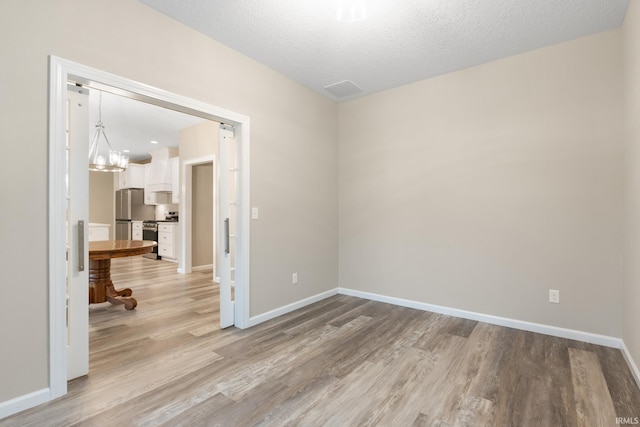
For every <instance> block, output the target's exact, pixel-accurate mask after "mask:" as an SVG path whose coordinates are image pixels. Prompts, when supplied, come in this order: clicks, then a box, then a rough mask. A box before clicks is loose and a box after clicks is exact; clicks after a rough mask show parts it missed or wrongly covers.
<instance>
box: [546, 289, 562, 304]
mask: <svg viewBox="0 0 640 427" xmlns="http://www.w3.org/2000/svg"><path fill="white" fill-rule="evenodd" d="M549 302H552V303H555V304H560V291H559V290H557V289H549Z"/></svg>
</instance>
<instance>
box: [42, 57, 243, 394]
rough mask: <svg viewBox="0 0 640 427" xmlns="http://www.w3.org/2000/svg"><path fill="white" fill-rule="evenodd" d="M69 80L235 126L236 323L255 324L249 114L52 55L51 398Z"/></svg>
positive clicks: (59, 322)
mask: <svg viewBox="0 0 640 427" xmlns="http://www.w3.org/2000/svg"><path fill="white" fill-rule="evenodd" d="M69 80H71V81H76V82H78V83H82V84H86V85H89V86H90V87H94V88H96V89H100V90H104V91H108V92H111V93H115V94H118V95H124V96H127V97H130V98H133V99H136V100H139V101H143V102H148V103H151V104H155V105H159V106H162V107H167V108H171V109H173V110H177V111H181V112H183V113H187V114H192V115H194V116H198V117H202V118H205V119H209V120H214V121H217V122H221V123H226V124H229V125H232V126H234V127H235V130H236V137H237V138H238V147H239V149H238V151H239V152H238V163H239V167H240V169H241V173H240V176H239V183H238V216H239V221H238V224H237V226H238V230H237V234H238V257H237V259H236V289H235V292H236V293H235V300H236V304H235V314H234V323H235V326H236V327H239V328H245V327H248V326H250V323H249V284H250V272H249V265H250V264H249V255H250V251H249V221H250V212H249V211H250V208H249V177H250V175H249V154H250V150H249V147H250V144H249V140H250V120H249V117H247V116H244V115H241V114H238V113H235V112H232V111H228V110H225V109H222V108H218V107H215V106H213V105H210V104H207V103H204V102H201V101H198V100H195V99H192V98H187V97H184V96H181V95H177V94H174V93H171V92H167V91H165V90H162V89H158V88H155V87H152V86H148V85H146V84H144V83H140V82H136V81H133V80H130V79H127V78H124V77H120V76H117V75H114V74H111V73H107V72H105V71H101V70H97V69H95V68H91V67H87V66H85V65H82V64H78V63H76V62H72V61H69V60H66V59H63V58H59V57H56V56H53V55H52V56H50V57H49V204H48V205H49V206H48V207H49V236H48V237H49V247H48V252H49V257H48V258H49V265H48V267H49V396H48V397H49V400H52V399H55V398H57V397H59V396H62V395H64V394H66V392H67V355H66V301H65V299H66V289H65V288H66V286H65V281H66V268H65V262H66V261H65V221H66V219H65V162H66V160H65V130H66V115H67V112H66V108H65V106H66V92H67V81H69ZM87 143H88V141H87Z"/></svg>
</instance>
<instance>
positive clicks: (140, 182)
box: [118, 163, 145, 190]
mask: <svg viewBox="0 0 640 427" xmlns="http://www.w3.org/2000/svg"><path fill="white" fill-rule="evenodd" d="M144 175H145V165H139V164H136V163H129V165H128V166H127V169H126V170H124V171H122V172H119V173H118V189H119V190H124V189H127V188H144V185H145V176H144Z"/></svg>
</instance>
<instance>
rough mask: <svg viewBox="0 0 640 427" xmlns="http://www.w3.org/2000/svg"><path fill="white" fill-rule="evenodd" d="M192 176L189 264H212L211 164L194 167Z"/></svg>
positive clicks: (196, 265)
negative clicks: (191, 235)
mask: <svg viewBox="0 0 640 427" xmlns="http://www.w3.org/2000/svg"><path fill="white" fill-rule="evenodd" d="M192 173H193V175H192V184H193V190H192V197H193V202H192V209H193V210H192V216H191V217H192V233H193V236H194V239H193V240H192V241H191V250H192V252H191V253H192V255H191V257H192V258H191V264H192V266H193V267H199V266H207V265H212V264H213V164H212V163H209V164H203V165H196V166H194V167H193V172H192Z"/></svg>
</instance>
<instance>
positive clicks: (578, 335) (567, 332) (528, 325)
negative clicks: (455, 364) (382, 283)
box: [338, 288, 622, 348]
mask: <svg viewBox="0 0 640 427" xmlns="http://www.w3.org/2000/svg"><path fill="white" fill-rule="evenodd" d="M338 293H340V294H343V295H350V296H354V297H358V298H364V299H369V300H373V301H380V302H386V303H389V304H393V305H399V306H402V307H408V308H415V309H418V310H423V311H431V312H434V313H439V314H446V315H449V316H455V317H461V318H463V319H470V320H477V321H479V322H484V323H490V324H492V325H498V326H506V327H508V328H514V329H521V330H523V331H529V332H537V333H539V334H544V335H551V336H554V337H559V338H567V339H571V340H577V341H584V342H588V343H591V344H598V345H603V346H605V347H613V348H621V346H622V340H621V339H620V338H614V337H609V336H606V335H598V334H592V333H590V332H583V331H576V330H573V329H566V328H559V327H557V326H549V325H543V324H540V323H533V322H526V321H523V320H516V319H509V318H507V317H499V316H492V315H490V314H483V313H476V312H473V311H467V310H460V309H457V308H451V307H444V306H441V305H435V304H427V303H423V302H419V301H413V300H408V299H403V298H396V297H389V296H386V295H380V294H374V293H370V292H362V291H356V290H353V289H348V288H339V290H338Z"/></svg>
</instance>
